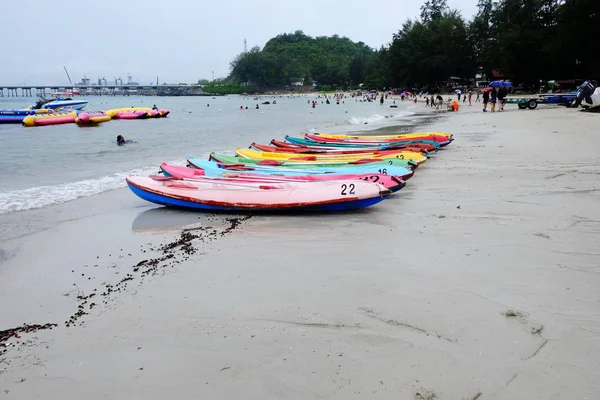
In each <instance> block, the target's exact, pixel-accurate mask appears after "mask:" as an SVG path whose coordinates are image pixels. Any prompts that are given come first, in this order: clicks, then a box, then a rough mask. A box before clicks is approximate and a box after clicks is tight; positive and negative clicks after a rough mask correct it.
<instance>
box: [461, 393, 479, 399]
mask: <svg viewBox="0 0 600 400" xmlns="http://www.w3.org/2000/svg"><path fill="white" fill-rule="evenodd" d="M482 394H483V393H481V392H477V393H475V394H474V395H473V396H469V397H463V400H477V399H478V398H480V397H481V395H482Z"/></svg>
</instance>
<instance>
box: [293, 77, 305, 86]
mask: <svg viewBox="0 0 600 400" xmlns="http://www.w3.org/2000/svg"><path fill="white" fill-rule="evenodd" d="M290 84H291V85H292V86H304V78H290Z"/></svg>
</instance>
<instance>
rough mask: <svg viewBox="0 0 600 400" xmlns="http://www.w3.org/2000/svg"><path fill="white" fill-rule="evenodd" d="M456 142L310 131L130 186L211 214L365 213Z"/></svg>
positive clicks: (432, 136)
mask: <svg viewBox="0 0 600 400" xmlns="http://www.w3.org/2000/svg"><path fill="white" fill-rule="evenodd" d="M296 139H297V140H296ZM298 140H301V141H302V142H303V143H302V144H300V143H298ZM452 141H453V137H452V135H451V134H448V133H443V132H424V133H414V134H394V135H383V136H382V135H380V136H367V135H326V134H306V135H305V136H304V137H303V138H292V137H286V140H285V141H277V140H272V141H271V143H270V144H269V145H261V144H257V143H252V145H251V146H250V148H249V149H244V148H238V149H236V151H235V155H224V154H218V153H211V154H210V156H209V158H208V160H202V159H198V158H194V157H190V158H188V159H187V164H188V165H187V166H177V165H171V164H167V163H163V164H162V165H161V166H160V174H159V175H150V176H133V175H132V176H129V177H127V184H128V186H129V188H130V189H131V190H132V191H133V193H135V194H136V195H137V196H139V197H140V198H142V199H144V200H147V201H149V202H152V203H156V204H160V205H166V206H174V207H182V208H190V209H197V210H206V211H245V212H248V211H336V210H350V209H360V208H365V207H369V206H371V205H374V204H377V203H379V202H381V201H382V200H384V199H385V198H387V197H388V196H390V195H391V194H392V193H394V192H397V191H399V190H400V189H402V188H403V187H404V186H405V185H406V180H408V179H409V178H411V177H412V176H413V175H414V174H415V171H416V170H417V167H418V166H420V165H422V164H424V163H426V161H427V160H428V159H430V158H431V157H432V155H433V154H434V153H435V152H436V151H437V150H439V149H442V148H444V147H445V146H447V145H448V144H450V143H451V142H452ZM317 143H319V144H327V145H328V146H326V147H325V146H317V145H316V144H317ZM350 144H355V146H345V145H350ZM339 145H344V146H339Z"/></svg>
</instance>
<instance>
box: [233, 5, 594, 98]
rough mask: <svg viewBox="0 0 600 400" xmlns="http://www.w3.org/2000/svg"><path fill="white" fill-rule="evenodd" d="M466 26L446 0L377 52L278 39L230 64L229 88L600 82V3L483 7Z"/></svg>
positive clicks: (299, 36)
mask: <svg viewBox="0 0 600 400" xmlns="http://www.w3.org/2000/svg"><path fill="white" fill-rule="evenodd" d="M477 9H478V11H477V13H476V15H475V16H474V17H473V18H472V19H471V20H466V19H465V18H464V17H463V16H462V15H461V14H460V13H459V12H458V11H457V10H453V9H450V8H449V7H448V5H447V3H446V0H427V1H426V2H425V3H424V4H423V5H422V7H421V14H420V16H419V17H418V18H415V19H409V20H406V21H405V22H404V23H402V24H401V26H400V27H399V30H398V32H397V33H396V34H394V35H393V37H391V38H390V42H389V43H388V44H386V45H383V46H381V47H380V48H379V49H373V48H371V47H369V46H367V45H366V44H365V43H363V42H353V41H352V40H350V39H348V38H345V37H339V36H338V35H333V36H329V37H325V36H320V37H310V36H308V35H305V34H304V33H303V32H302V31H296V32H294V33H290V34H281V35H278V36H276V37H274V38H272V39H271V40H269V41H268V42H267V43H266V44H265V46H264V47H263V48H262V49H260V48H258V47H254V48H252V49H250V50H249V51H247V52H243V53H241V54H239V55H238V56H237V57H236V58H235V59H234V60H233V61H232V63H231V74H230V76H229V77H228V78H227V79H226V81H227V82H228V83H229V84H233V83H236V84H239V85H242V87H244V86H246V87H253V88H257V89H261V88H274V87H284V86H286V85H300V84H304V85H311V84H313V82H314V83H316V85H318V86H319V87H320V88H322V89H324V90H330V89H347V88H355V87H358V86H359V85H362V87H363V88H368V89H381V88H384V87H388V88H390V87H411V88H420V89H421V88H422V89H425V90H427V89H429V88H434V87H435V88H439V87H442V86H443V85H444V83H445V82H447V81H448V80H449V79H450V77H454V78H455V79H457V78H460V79H464V80H473V79H474V78H475V76H476V75H477V74H483V75H485V76H487V77H488V79H490V80H491V79H494V78H496V79H497V78H500V79H510V80H512V82H513V83H515V84H520V85H523V86H525V87H536V86H537V85H539V82H540V80H560V79H575V78H578V79H588V78H595V79H598V78H600V76H599V75H600V51H599V50H598V46H597V43H598V36H597V29H598V28H599V27H600V0H500V1H492V0H479V1H478V4H477Z"/></svg>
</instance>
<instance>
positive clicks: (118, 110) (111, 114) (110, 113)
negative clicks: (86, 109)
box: [104, 107, 152, 118]
mask: <svg viewBox="0 0 600 400" xmlns="http://www.w3.org/2000/svg"><path fill="white" fill-rule="evenodd" d="M140 110H141V111H150V110H152V109H151V108H148V107H125V108H113V109H112V110H106V111H104V114H106V115H108V116H109V117H111V118H114V117H115V115H117V113H122V112H123V113H124V112H133V111H140Z"/></svg>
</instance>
